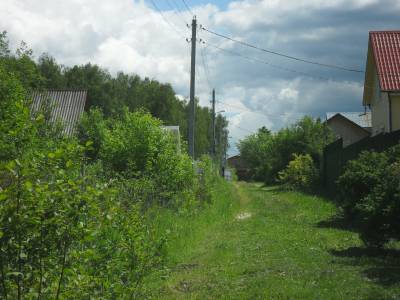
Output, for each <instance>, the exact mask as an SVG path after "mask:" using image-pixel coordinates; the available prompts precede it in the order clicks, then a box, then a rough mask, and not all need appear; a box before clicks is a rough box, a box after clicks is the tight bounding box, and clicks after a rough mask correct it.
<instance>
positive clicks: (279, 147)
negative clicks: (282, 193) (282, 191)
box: [238, 116, 333, 183]
mask: <svg viewBox="0 0 400 300" xmlns="http://www.w3.org/2000/svg"><path fill="white" fill-rule="evenodd" d="M332 139H333V136H332V133H331V132H330V130H329V128H328V127H327V126H326V124H325V123H322V122H321V121H320V120H319V119H316V120H314V119H313V118H311V117H308V116H306V117H304V118H303V119H301V120H300V121H298V122H297V123H295V124H294V125H292V126H290V127H286V128H283V129H281V130H279V131H278V132H276V133H271V132H270V131H269V130H268V129H266V128H261V129H260V130H259V131H258V133H257V134H253V135H250V136H248V137H246V138H245V139H243V140H242V141H240V142H239V144H238V148H239V151H240V154H241V156H242V158H243V159H244V160H245V161H246V162H247V163H248V165H249V167H250V168H251V171H252V174H253V177H254V179H256V180H263V181H265V182H267V183H271V182H275V181H276V179H277V175H278V173H279V171H281V170H283V169H284V168H285V167H286V166H287V165H288V164H289V162H290V161H291V160H292V157H293V155H294V154H309V155H310V156H311V157H312V159H313V161H314V163H315V165H316V166H319V163H320V157H321V156H322V151H323V148H324V146H325V145H327V144H329V143H330V142H331V141H332Z"/></svg>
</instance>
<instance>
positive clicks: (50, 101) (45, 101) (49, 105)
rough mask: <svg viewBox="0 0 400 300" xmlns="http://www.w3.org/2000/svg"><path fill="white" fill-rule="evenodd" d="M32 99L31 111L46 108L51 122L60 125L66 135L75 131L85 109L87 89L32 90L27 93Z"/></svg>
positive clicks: (33, 112)
mask: <svg viewBox="0 0 400 300" xmlns="http://www.w3.org/2000/svg"><path fill="white" fill-rule="evenodd" d="M29 98H30V99H31V100H32V104H31V113H32V114H35V113H37V112H39V111H41V110H48V111H49V113H50V116H49V120H50V122H51V123H52V124H56V123H58V122H60V123H61V125H62V132H63V134H64V135H66V136H72V135H74V133H75V129H76V126H77V124H78V122H79V120H80V118H81V116H82V114H83V112H84V110H85V104H86V98H87V91H85V90H44V91H32V92H31V93H30V95H29Z"/></svg>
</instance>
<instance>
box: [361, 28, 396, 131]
mask: <svg viewBox="0 0 400 300" xmlns="http://www.w3.org/2000/svg"><path fill="white" fill-rule="evenodd" d="M363 104H364V105H365V106H368V107H369V108H370V109H371V122H372V135H373V136H374V135H377V134H380V133H387V132H393V131H397V130H400V30H397V31H371V32H370V33H369V43H368V56H367V66H366V72H365V84H364V96H363Z"/></svg>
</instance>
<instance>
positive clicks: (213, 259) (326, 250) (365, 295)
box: [153, 183, 400, 299]
mask: <svg viewBox="0 0 400 300" xmlns="http://www.w3.org/2000/svg"><path fill="white" fill-rule="evenodd" d="M215 196H219V197H216V201H215V203H214V204H213V205H211V206H209V207H208V208H207V209H206V210H205V211H204V212H201V213H199V214H198V216H196V217H192V218H188V217H186V218H176V217H174V216H173V215H172V214H169V215H163V214H162V216H163V217H160V219H158V221H159V222H160V223H159V225H160V228H167V227H168V226H170V227H171V226H172V228H174V232H173V233H172V235H171V239H170V241H169V244H168V263H167V264H168V266H169V268H168V269H167V270H165V273H164V276H163V279H162V280H158V279H157V278H153V280H154V282H153V284H154V286H153V288H154V289H155V290H157V295H156V296H155V298H162V299H398V298H400V272H399V271H400V252H399V251H398V250H396V249H394V248H392V249H386V250H385V251H383V252H379V253H377V252H374V251H370V250H368V249H365V248H363V246H362V243H361V241H360V239H359V238H358V234H357V233H356V232H353V231H351V230H348V229H346V228H345V227H344V226H342V225H341V224H340V222H338V220H336V219H335V215H336V213H337V211H336V208H335V206H334V205H333V204H332V203H331V202H329V201H326V200H325V199H323V198H320V197H315V196H310V195H304V194H301V193H296V192H285V191H281V190H279V189H277V188H270V187H267V188H265V187H262V186H261V185H258V184H246V183H236V184H235V185H234V186H233V185H228V184H226V183H225V184H223V185H222V186H220V187H219V188H218V190H217V191H215ZM161 221H162V222H161ZM161 225H162V226H161Z"/></svg>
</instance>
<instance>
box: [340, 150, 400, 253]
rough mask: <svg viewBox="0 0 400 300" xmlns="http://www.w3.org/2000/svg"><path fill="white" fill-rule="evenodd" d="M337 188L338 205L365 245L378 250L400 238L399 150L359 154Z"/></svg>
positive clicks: (349, 163)
mask: <svg viewBox="0 0 400 300" xmlns="http://www.w3.org/2000/svg"><path fill="white" fill-rule="evenodd" d="M337 184H338V187H339V189H340V198H339V201H340V202H339V204H340V206H341V207H342V209H343V211H344V213H345V215H346V216H347V217H348V218H349V219H352V220H353V221H354V222H355V224H356V225H357V226H358V227H359V228H360V230H361V238H362V239H363V241H364V242H365V243H366V244H367V245H370V246H377V247H381V246H382V245H383V244H384V243H386V242H387V241H389V240H390V239H391V238H396V239H399V238H400V236H399V232H400V231H399V230H400V223H399V220H398V216H399V213H400V146H395V147H392V148H390V149H389V150H387V151H385V152H382V153H377V152H374V151H369V152H368V151H365V152H362V153H361V154H360V155H359V157H358V159H356V160H352V161H349V162H348V164H347V165H346V167H345V171H344V172H343V174H342V175H341V176H340V177H339V179H338V182H337Z"/></svg>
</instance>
